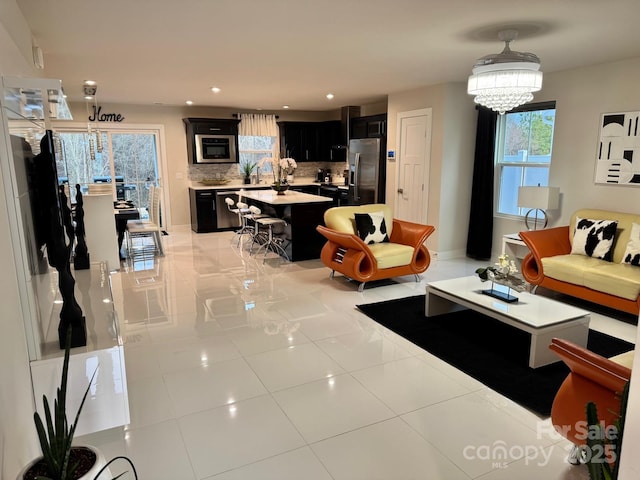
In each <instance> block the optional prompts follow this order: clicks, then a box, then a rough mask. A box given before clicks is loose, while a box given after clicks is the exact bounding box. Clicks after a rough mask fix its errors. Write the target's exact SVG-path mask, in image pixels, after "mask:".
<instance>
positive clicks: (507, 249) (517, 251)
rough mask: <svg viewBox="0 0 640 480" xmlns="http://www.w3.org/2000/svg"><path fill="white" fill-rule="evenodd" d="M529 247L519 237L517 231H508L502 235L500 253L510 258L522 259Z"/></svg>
mask: <svg viewBox="0 0 640 480" xmlns="http://www.w3.org/2000/svg"><path fill="white" fill-rule="evenodd" d="M527 253H529V249H528V248H527V244H526V243H524V242H523V241H522V240H521V239H520V235H518V234H517V233H509V234H507V235H503V237H502V254H503V255H504V254H507V255H509V257H511V258H517V259H519V260H522V259H523V258H524V257H525V256H526V255H527Z"/></svg>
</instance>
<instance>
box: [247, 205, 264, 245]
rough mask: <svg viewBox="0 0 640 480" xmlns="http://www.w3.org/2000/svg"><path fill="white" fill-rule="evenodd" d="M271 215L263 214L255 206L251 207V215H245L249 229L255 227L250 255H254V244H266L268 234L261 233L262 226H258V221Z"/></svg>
mask: <svg viewBox="0 0 640 480" xmlns="http://www.w3.org/2000/svg"><path fill="white" fill-rule="evenodd" d="M268 216H269V215H266V214H264V213H262V210H260V209H259V208H258V207H256V206H255V205H250V206H249V213H247V214H246V215H243V217H244V219H245V221H246V222H247V227H249V228H251V226H253V231H252V233H251V246H250V247H249V254H252V253H253V244H254V243H256V242H257V243H259V244H260V243H264V242H266V241H267V239H266V234H265V233H264V232H261V231H260V225H258V222H257V220H258V219H259V218H265V217H268Z"/></svg>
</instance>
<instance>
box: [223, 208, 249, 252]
mask: <svg viewBox="0 0 640 480" xmlns="http://www.w3.org/2000/svg"><path fill="white" fill-rule="evenodd" d="M224 201H225V203H226V204H227V209H228V210H229V211H230V212H231V213H234V214H236V215H237V216H238V220H239V221H240V228H239V229H238V230H236V235H238V246H239V245H240V240H241V239H242V235H250V234H251V233H252V231H251V229H250V228H249V227H247V223H246V220H245V219H244V218H243V216H244V215H246V214H247V213H249V206H248V205H247V204H246V203H243V202H238V203H236V202H234V201H233V198H230V197H225V199H224Z"/></svg>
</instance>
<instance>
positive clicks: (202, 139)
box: [194, 134, 238, 163]
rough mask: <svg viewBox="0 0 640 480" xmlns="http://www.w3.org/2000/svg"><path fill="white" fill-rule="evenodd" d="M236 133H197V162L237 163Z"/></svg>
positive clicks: (195, 140) (195, 141) (195, 138)
mask: <svg viewBox="0 0 640 480" xmlns="http://www.w3.org/2000/svg"><path fill="white" fill-rule="evenodd" d="M236 139H237V137H236V136H235V135H210V134H196V135H195V136H194V143H195V153H196V155H195V162H196V163H235V162H237V161H238V156H237V154H236V141H237V140H236Z"/></svg>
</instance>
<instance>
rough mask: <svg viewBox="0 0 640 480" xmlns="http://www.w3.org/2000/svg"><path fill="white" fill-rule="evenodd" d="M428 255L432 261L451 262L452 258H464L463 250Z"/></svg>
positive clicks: (431, 252)
mask: <svg viewBox="0 0 640 480" xmlns="http://www.w3.org/2000/svg"><path fill="white" fill-rule="evenodd" d="M429 255H431V257H432V258H433V259H434V260H451V259H452V258H463V257H465V256H466V251H465V250H462V249H460V250H445V251H442V252H435V251H431V250H430V251H429Z"/></svg>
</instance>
